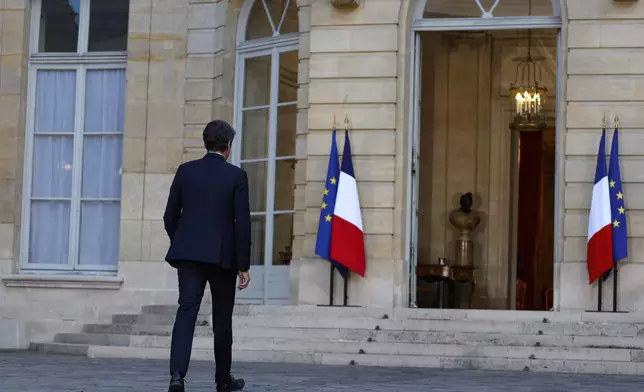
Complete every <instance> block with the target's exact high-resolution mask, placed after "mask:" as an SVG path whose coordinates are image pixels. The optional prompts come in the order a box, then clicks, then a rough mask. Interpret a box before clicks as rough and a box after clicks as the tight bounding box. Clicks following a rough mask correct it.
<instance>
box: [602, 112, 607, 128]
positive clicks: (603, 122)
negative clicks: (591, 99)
mask: <svg viewBox="0 0 644 392" xmlns="http://www.w3.org/2000/svg"><path fill="white" fill-rule="evenodd" d="M602 129H606V112H604V115H603V116H602Z"/></svg>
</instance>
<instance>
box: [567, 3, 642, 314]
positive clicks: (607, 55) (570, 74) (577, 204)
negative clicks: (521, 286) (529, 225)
mask: <svg viewBox="0 0 644 392" xmlns="http://www.w3.org/2000/svg"><path fill="white" fill-rule="evenodd" d="M565 5H566V7H565V8H566V9H567V13H568V15H567V16H568V20H569V25H568V29H567V42H566V44H567V47H568V53H569V54H568V58H567V67H566V71H567V72H566V73H567V75H560V80H561V83H566V98H567V99H566V101H567V106H566V108H565V110H566V113H565V115H566V120H565V121H566V132H565V134H564V135H563V136H562V137H561V138H560V140H559V142H560V143H561V145H562V148H561V150H562V151H563V153H564V154H565V165H563V167H562V168H561V169H562V171H563V172H562V173H561V177H563V181H565V188H564V190H563V197H562V198H560V202H561V203H562V204H563V208H561V212H562V213H563V219H562V226H561V227H560V230H561V231H562V232H563V236H562V238H561V240H562V241H563V254H562V255H561V259H560V260H557V261H558V263H557V265H556V268H557V270H558V271H559V280H558V282H556V285H555V286H556V287H555V292H557V294H558V295H557V298H558V303H557V304H556V305H558V306H559V308H560V309H561V310H573V309H574V310H586V309H592V308H594V307H595V306H596V298H597V288H596V285H593V286H589V285H588V273H587V271H586V262H585V260H586V241H587V240H586V237H587V234H588V211H589V208H590V199H591V194H592V186H593V181H594V175H595V174H594V173H595V165H596V158H595V156H596V154H597V146H598V143H599V138H600V135H601V129H600V128H601V123H602V114H603V113H606V117H607V119H608V128H609V130H608V132H607V154H608V153H609V152H610V145H611V137H612V130H611V128H612V126H613V118H614V116H615V115H619V116H620V117H621V121H620V131H621V132H620V143H619V144H620V145H619V148H620V151H619V152H620V159H621V164H620V166H621V171H622V181H623V184H624V189H623V193H624V195H625V196H624V197H625V207H626V218H627V219H628V235H629V239H628V242H629V257H628V259H626V260H624V261H622V262H620V273H619V278H620V281H619V305H620V310H628V311H635V310H642V309H644V300H642V295H641V283H640V282H641V280H642V278H643V277H644V264H643V263H644V256H643V255H644V253H643V251H644V202H643V200H644V198H642V195H643V194H644V175H643V172H642V169H641V167H642V164H643V163H644V153H642V149H641V147H640V146H641V145H642V142H644V137H643V136H642V130H644V112H642V110H641V108H642V105H643V104H644V94H643V93H642V91H643V90H642V87H644V82H643V81H644V71H643V70H644V42H642V40H641V39H638V37H641V36H642V33H644V24H643V23H642V21H644V4H643V3H641V2H639V3H638V2H635V3H618V2H611V1H602V0H567V1H565ZM611 282H612V280H611ZM612 288H613V285H612V283H610V284H606V285H604V292H605V293H604V306H605V307H606V308H607V309H608V308H610V307H611V306H612Z"/></svg>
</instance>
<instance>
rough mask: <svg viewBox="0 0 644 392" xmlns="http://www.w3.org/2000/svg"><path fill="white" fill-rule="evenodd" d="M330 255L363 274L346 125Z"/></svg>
mask: <svg viewBox="0 0 644 392" xmlns="http://www.w3.org/2000/svg"><path fill="white" fill-rule="evenodd" d="M346 121H347V123H348V120H346ZM331 258H332V259H333V260H336V261H337V262H338V263H340V264H342V265H344V266H345V267H347V268H348V269H350V270H351V271H354V272H355V273H357V274H359V275H361V276H363V277H364V275H365V271H366V268H367V260H366V256H365V247H364V233H363V230H362V213H361V211H360V200H359V199H358V184H357V183H356V178H355V173H354V171H353V161H352V158H351V141H350V140H349V130H348V126H347V129H346V130H345V132H344V152H343V153H342V167H341V168H340V182H339V184H338V195H337V198H336V203H335V210H334V217H333V224H332V229H331Z"/></svg>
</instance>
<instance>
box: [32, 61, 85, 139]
mask: <svg viewBox="0 0 644 392" xmlns="http://www.w3.org/2000/svg"><path fill="white" fill-rule="evenodd" d="M75 108H76V71H68V70H65V71H38V73H37V76H36V113H35V117H36V118H35V124H34V132H49V133H51V132H69V133H71V132H74V112H75Z"/></svg>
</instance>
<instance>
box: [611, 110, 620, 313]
mask: <svg viewBox="0 0 644 392" xmlns="http://www.w3.org/2000/svg"><path fill="white" fill-rule="evenodd" d="M618 129H619V115H618V114H616V115H615V131H617V130H618ZM611 154H612V151H611ZM618 159H619V158H618ZM617 282H618V279H617V261H613V313H617Z"/></svg>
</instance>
